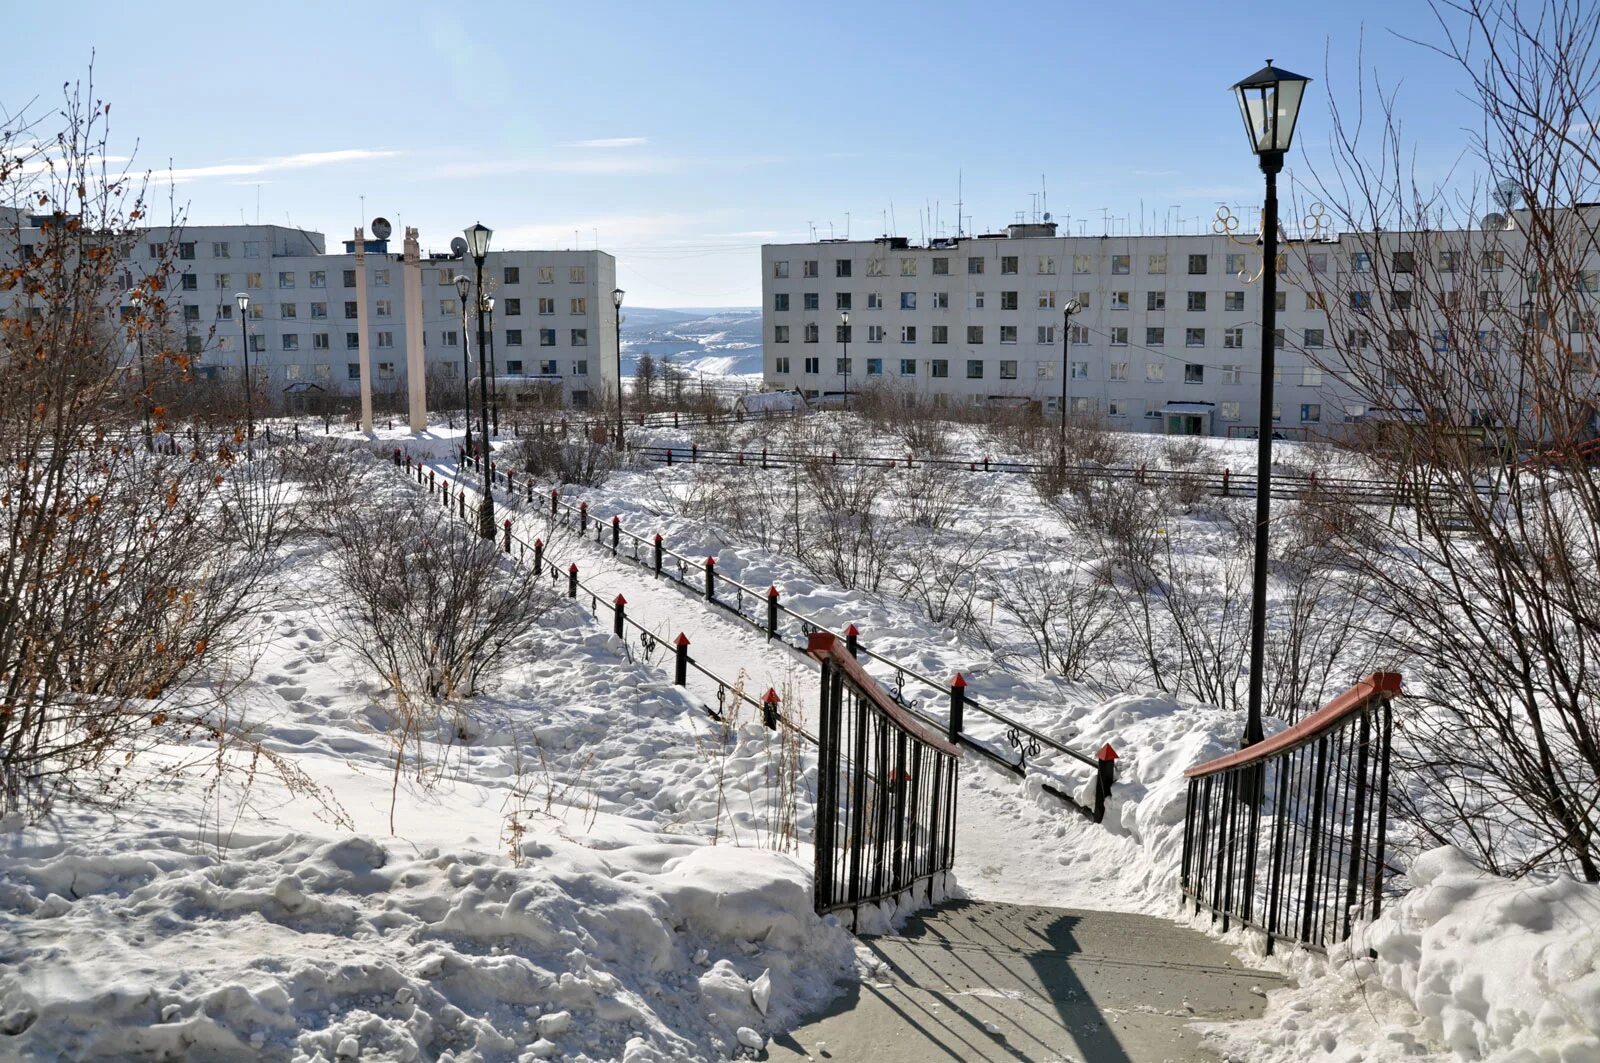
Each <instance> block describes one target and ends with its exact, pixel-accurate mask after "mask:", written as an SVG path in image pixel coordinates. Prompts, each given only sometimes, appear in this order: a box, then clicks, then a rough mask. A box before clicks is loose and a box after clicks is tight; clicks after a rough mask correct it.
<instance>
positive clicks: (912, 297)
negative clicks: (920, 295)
mask: <svg viewBox="0 0 1600 1063" xmlns="http://www.w3.org/2000/svg"><path fill="white" fill-rule="evenodd" d="M916 308H917V293H916V292H901V293H900V309H902V310H915V309H916Z"/></svg>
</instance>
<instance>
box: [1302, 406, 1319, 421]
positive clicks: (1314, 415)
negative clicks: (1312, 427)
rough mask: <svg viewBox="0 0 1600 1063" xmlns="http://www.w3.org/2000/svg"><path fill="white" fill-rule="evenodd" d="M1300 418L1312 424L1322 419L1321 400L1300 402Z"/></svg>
mask: <svg viewBox="0 0 1600 1063" xmlns="http://www.w3.org/2000/svg"><path fill="white" fill-rule="evenodd" d="M1300 420H1302V421H1308V422H1310V423H1312V424H1315V423H1316V422H1318V421H1320V420H1322V404H1321V403H1320V402H1302V403H1301V404H1300Z"/></svg>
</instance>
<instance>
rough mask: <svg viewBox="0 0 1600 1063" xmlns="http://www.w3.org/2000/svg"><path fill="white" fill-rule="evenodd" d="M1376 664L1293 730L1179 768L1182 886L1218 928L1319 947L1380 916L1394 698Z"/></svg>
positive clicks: (1395, 683)
mask: <svg viewBox="0 0 1600 1063" xmlns="http://www.w3.org/2000/svg"><path fill="white" fill-rule="evenodd" d="M1399 693H1400V676H1399V674H1397V673H1394V672H1375V673H1373V674H1372V675H1370V676H1368V677H1367V678H1365V679H1363V680H1361V681H1360V682H1359V683H1357V684H1356V685H1355V686H1353V687H1351V688H1350V689H1349V690H1347V691H1346V692H1345V693H1343V694H1341V695H1339V696H1338V697H1336V698H1334V699H1333V700H1332V701H1330V702H1328V704H1326V705H1324V706H1323V707H1322V708H1320V709H1318V710H1317V711H1316V712H1314V713H1312V714H1311V715H1309V716H1307V717H1306V718H1305V719H1303V720H1301V721H1300V722H1299V723H1297V724H1295V725H1294V726H1293V727H1290V728H1289V729H1288V730H1285V731H1281V732H1279V733H1278V734H1276V735H1273V736H1272V737H1271V738H1268V739H1266V740H1265V741H1263V742H1258V743H1256V744H1255V745H1253V746H1248V747H1246V748H1244V749H1241V750H1239V751H1237V752H1235V753H1230V754H1228V755H1227V756H1225V757H1221V758H1218V759H1217V760H1213V761H1210V762H1209V763H1205V764H1200V765H1196V766H1195V767H1192V768H1190V769H1188V771H1186V772H1184V774H1185V776H1187V777H1188V780H1189V803H1188V811H1187V813H1186V816H1185V819H1184V828H1183V871H1182V876H1181V880H1180V882H1181V888H1182V891H1183V896H1184V898H1185V901H1186V902H1192V903H1193V904H1194V911H1195V912H1196V913H1198V912H1199V911H1200V910H1201V909H1209V910H1210V912H1211V915H1212V919H1213V921H1215V920H1216V919H1218V918H1220V919H1221V920H1222V929H1223V930H1227V929H1228V928H1229V927H1230V926H1231V925H1233V924H1234V923H1238V924H1241V925H1243V926H1248V927H1252V928H1254V929H1256V930H1259V931H1261V932H1263V933H1264V934H1265V935H1266V938H1267V951H1268V952H1271V951H1272V950H1273V945H1274V943H1275V942H1277V941H1280V940H1281V941H1288V942H1292V943H1295V944H1299V945H1302V946H1304V947H1306V948H1308V949H1313V950H1315V951H1319V952H1322V951H1326V950H1327V948H1328V946H1330V945H1332V944H1335V943H1337V942H1339V941H1343V940H1344V939H1345V938H1347V937H1349V936H1350V929H1351V926H1352V925H1353V923H1354V922H1355V921H1356V920H1358V919H1375V918H1377V916H1378V911H1379V907H1380V905H1381V903H1382V898H1383V892H1384V881H1385V875H1386V874H1389V873H1390V872H1391V869H1390V868H1389V867H1388V866H1387V865H1386V864H1385V863H1384V840H1385V835H1386V832H1387V829H1388V809H1389V747H1390V733H1391V728H1392V722H1393V721H1392V716H1391V711H1390V702H1391V701H1392V700H1393V699H1394V697H1395V696H1396V695H1398V694H1399Z"/></svg>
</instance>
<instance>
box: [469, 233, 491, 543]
mask: <svg viewBox="0 0 1600 1063" xmlns="http://www.w3.org/2000/svg"><path fill="white" fill-rule="evenodd" d="M493 234H494V230H492V229H490V228H489V227H488V226H487V225H485V224H483V222H481V221H480V222H478V223H477V224H476V225H474V226H472V228H470V229H466V230H464V235H465V236H466V238H467V253H468V254H470V255H471V256H472V262H473V264H474V265H475V266H476V267H477V269H478V434H479V435H481V436H482V437H483V455H482V459H481V460H482V462H483V504H482V505H481V506H479V507H478V534H479V535H481V536H483V537H484V538H485V539H493V538H494V483H493V481H491V480H490V479H489V477H490V476H492V475H493V474H492V473H491V472H490V471H489V459H490V451H489V381H488V380H487V379H486V377H487V375H488V371H489V364H488V357H487V353H486V352H485V351H484V349H483V344H484V338H483V311H484V306H483V260H484V259H485V258H486V257H488V254H489V237H490V236H492V235H493Z"/></svg>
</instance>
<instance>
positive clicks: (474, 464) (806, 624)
mask: <svg viewBox="0 0 1600 1063" xmlns="http://www.w3.org/2000/svg"><path fill="white" fill-rule="evenodd" d="M458 458H459V460H460V462H461V463H462V464H464V465H466V466H467V467H469V468H473V469H479V468H481V467H482V466H481V463H480V461H479V459H478V458H477V457H475V456H473V455H470V454H459V455H458ZM495 477H496V480H497V482H498V481H499V480H504V479H506V474H505V472H504V471H503V470H500V469H496V470H495ZM511 493H512V496H513V497H515V496H516V492H515V490H514V489H512V491H511ZM551 501H552V506H553V507H558V508H563V509H565V510H567V512H568V513H571V514H577V515H579V516H580V519H584V518H585V516H586V519H590V520H594V521H596V522H597V524H598V525H601V526H603V523H604V521H605V519H606V518H605V517H604V516H603V515H601V514H599V513H597V512H590V511H589V510H588V509H587V508H586V507H587V504H586V503H585V504H583V505H579V506H574V505H573V504H572V503H570V502H568V501H566V500H565V499H563V498H561V497H560V495H559V493H556V492H554V491H552V495H551ZM617 535H618V537H619V538H620V537H621V536H627V537H629V538H631V539H633V540H634V541H635V542H637V543H639V544H644V545H648V546H649V547H650V548H651V549H652V550H653V549H654V548H655V544H654V542H653V541H650V540H646V539H645V538H644V537H643V536H640V535H636V534H634V533H633V532H630V531H628V530H627V529H625V528H620V527H619V528H618V530H617ZM661 552H662V556H663V557H671V558H673V559H675V560H677V561H678V562H680V563H681V564H682V565H683V566H685V567H686V568H688V569H690V570H697V571H699V572H701V573H704V572H705V570H706V564H705V561H704V560H701V559H698V558H691V557H688V556H687V555H685V554H680V553H678V552H677V551H676V550H673V549H671V548H670V547H667V546H665V545H663V546H662V547H661ZM711 570H712V571H711V578H712V581H713V584H715V583H716V581H719V580H720V581H721V582H722V583H725V584H727V585H729V586H731V587H733V588H734V589H736V590H738V591H742V592H743V593H745V594H749V595H751V596H752V597H753V598H755V599H756V600H758V601H759V600H761V599H762V598H763V597H765V594H764V592H762V591H760V590H758V589H757V588H755V587H752V586H750V585H748V584H746V583H741V582H739V581H738V580H736V579H733V578H732V577H730V576H727V575H724V574H723V573H722V572H721V571H720V570H718V569H717V567H716V566H715V565H714V564H713V565H712V566H711ZM674 579H676V577H674ZM678 582H680V583H681V582H682V581H681V580H679V581H678ZM717 604H719V605H722V606H723V607H724V608H730V607H729V606H728V605H727V603H726V602H722V601H720V600H719V601H718V602H717ZM777 609H778V612H779V613H782V614H783V615H785V616H790V617H793V618H794V619H795V620H797V621H799V622H800V624H801V625H802V628H810V629H814V630H817V631H827V632H829V633H830V634H833V635H835V636H836V637H838V634H839V633H838V632H834V631H832V629H830V628H828V627H827V626H825V625H823V624H822V623H820V622H819V621H817V620H816V619H815V618H813V617H810V616H807V615H806V614H804V613H801V612H798V611H796V610H794V609H791V608H789V607H788V606H786V605H784V604H783V603H782V602H779V603H778V606H777ZM734 611H735V612H736V613H737V611H736V610H734ZM737 615H739V616H743V614H742V613H737ZM745 619H747V620H748V619H749V618H748V617H745ZM859 649H860V652H862V653H864V654H866V655H867V656H868V657H870V658H871V659H873V660H875V661H878V662H880V663H882V664H885V665H887V666H888V667H890V668H893V669H894V670H895V672H896V673H897V674H900V675H904V676H907V677H909V678H911V679H914V680H916V681H917V682H919V683H921V684H922V685H924V686H926V687H928V688H929V689H931V690H934V691H936V692H938V693H939V694H941V695H942V696H944V697H946V698H949V697H953V696H954V690H953V689H952V687H951V686H950V685H948V684H945V683H942V682H940V681H939V680H937V679H933V678H931V677H929V676H927V675H924V674H923V673H921V672H919V671H917V670H916V669H914V668H911V667H909V666H907V665H903V664H901V663H899V662H898V661H896V660H894V659H893V658H890V657H885V656H884V655H883V654H881V653H878V652H877V651H875V650H873V649H871V648H870V647H866V646H861V647H859ZM963 702H964V704H965V706H966V707H967V708H969V709H972V710H973V711H975V712H979V713H982V714H983V715H985V716H988V717H989V718H990V719H992V720H994V721H996V722H997V723H1000V724H1003V725H1005V726H1006V727H1008V728H1010V729H1012V730H1013V731H1015V732H1016V733H1017V735H1019V736H1026V737H1028V738H1030V739H1032V740H1033V741H1035V742H1037V743H1039V744H1040V745H1041V746H1047V747H1049V748H1050V749H1053V750H1055V751H1056V752H1058V753H1062V754H1064V755H1066V756H1068V757H1070V758H1072V759H1073V760H1076V761H1078V762H1079V763H1080V764H1085V765H1087V766H1089V767H1092V768H1095V769H1096V770H1099V769H1100V761H1099V760H1098V759H1097V758H1095V757H1092V756H1090V755H1089V754H1087V753H1082V752H1080V751H1078V750H1076V749H1072V748H1071V747H1069V746H1067V745H1065V744H1064V743H1062V742H1061V741H1059V740H1058V739H1056V738H1053V737H1051V736H1050V735H1048V734H1045V733H1044V732H1043V731H1040V730H1038V729H1037V728H1034V727H1031V726H1029V725H1028V724H1025V723H1023V722H1022V721H1021V720H1018V719H1017V718H1016V717H1014V716H1010V715H1007V714H1006V713H1003V712H1001V711H1000V710H998V709H994V708H990V707H989V706H987V705H984V704H983V703H981V702H979V701H977V700H975V699H973V698H972V697H971V696H970V695H966V696H964V697H963ZM919 715H920V714H919ZM962 737H963V738H966V736H965V735H963V736H962ZM967 744H968V745H969V746H971V747H972V748H974V749H978V750H979V751H980V752H983V753H984V754H985V755H987V756H990V757H991V758H993V759H995V760H996V761H998V762H999V763H1002V764H1005V765H1006V766H1007V767H1010V768H1013V769H1015V768H1016V767H1017V765H1016V764H1012V763H1011V762H1009V761H1006V760H1004V759H1003V758H1000V757H997V756H995V755H994V754H993V753H992V752H991V751H989V750H987V749H984V748H983V747H981V746H979V745H977V744H976V743H974V742H972V741H970V740H969V741H968V743H967Z"/></svg>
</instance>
